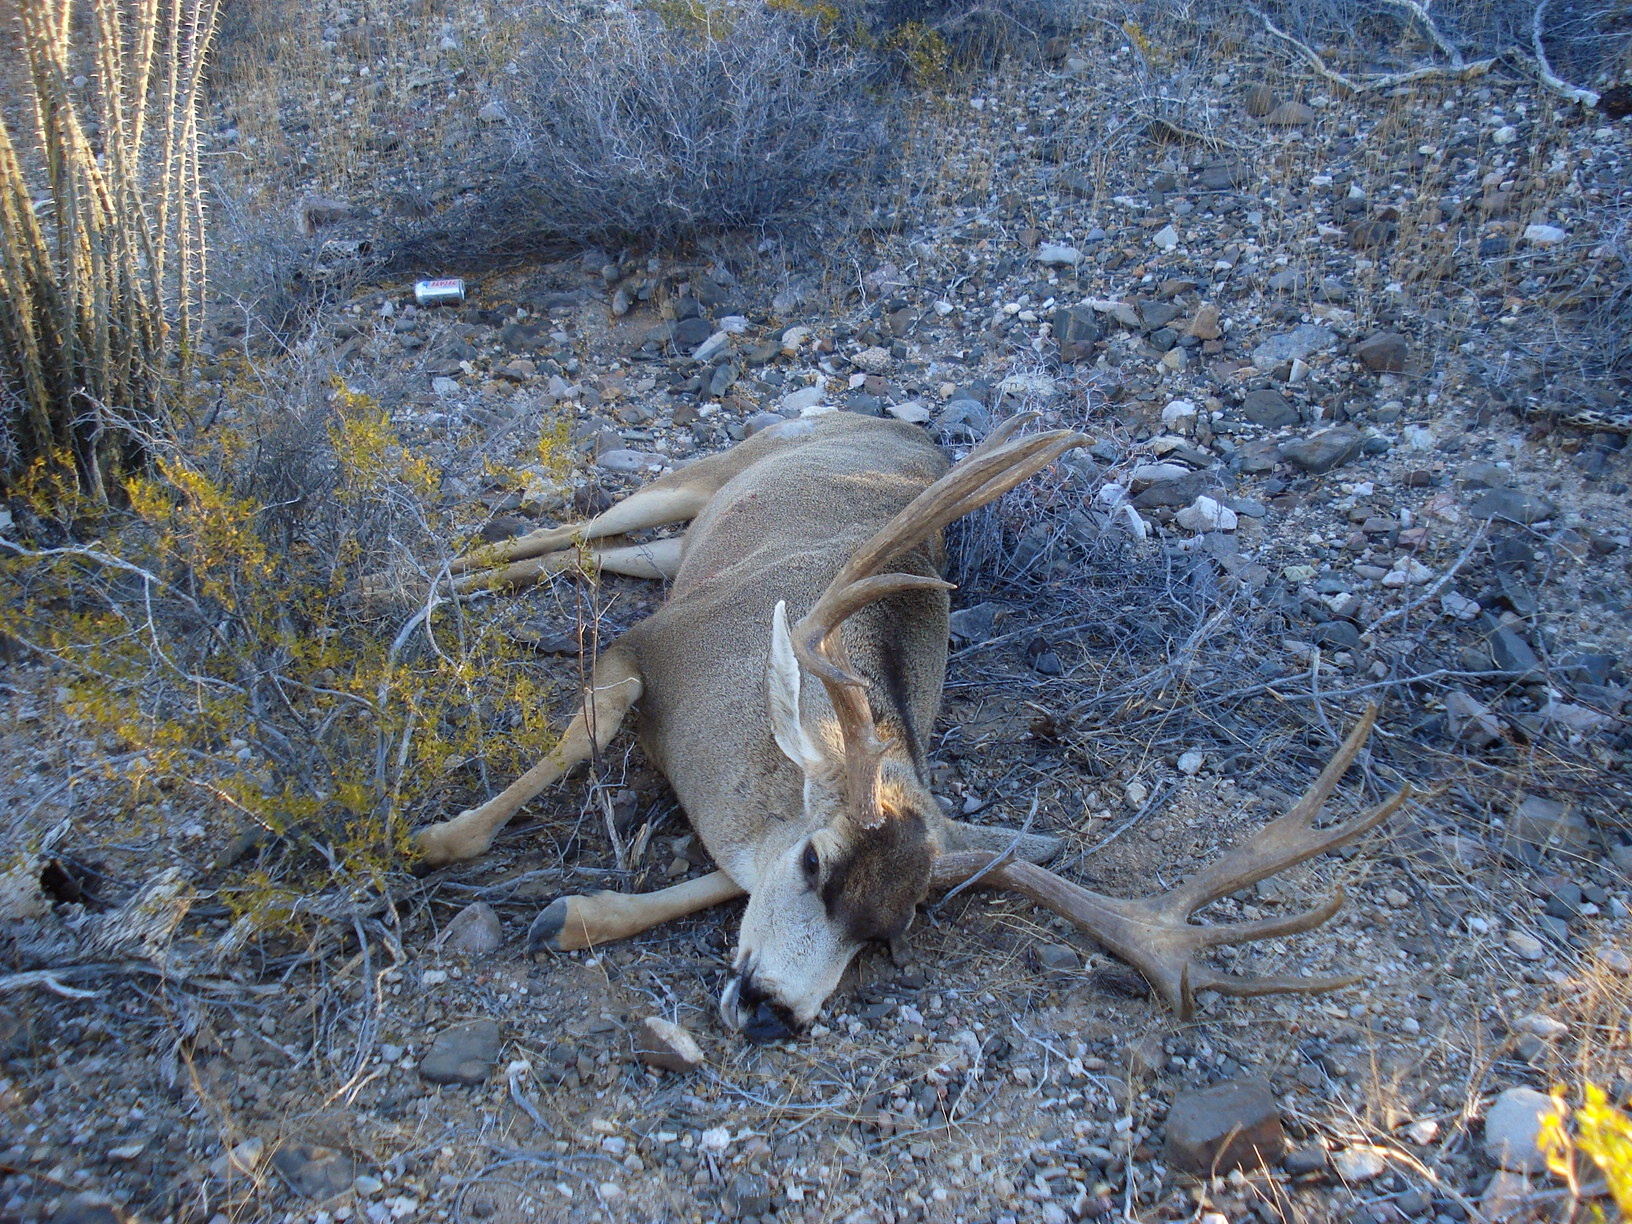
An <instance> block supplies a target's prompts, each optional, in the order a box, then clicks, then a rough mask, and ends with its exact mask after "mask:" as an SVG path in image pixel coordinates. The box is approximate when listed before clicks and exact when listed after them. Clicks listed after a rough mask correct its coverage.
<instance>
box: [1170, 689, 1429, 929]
mask: <svg viewBox="0 0 1632 1224" xmlns="http://www.w3.org/2000/svg"><path fill="white" fill-rule="evenodd" d="M1376 721H1377V705H1376V703H1375V702H1374V703H1372V704H1371V705H1368V706H1367V707H1366V710H1365V713H1363V714H1361V716H1360V721H1359V722H1357V723H1355V725H1354V730H1352V731H1350V732H1349V735H1348V738H1347V739H1345V740H1344V741H1343V745H1342V747H1340V748H1339V749H1338V750H1337V754H1336V755H1335V756H1333V757H1332V759H1331V760H1330V761H1328V762H1327V763H1326V768H1325V769H1322V770H1321V771H1320V776H1319V777H1317V778H1316V779H1315V780H1314V782H1313V783H1311V784H1310V786H1309V789H1308V790H1307V791H1305V792H1304V794H1303V798H1301V799H1299V800H1298V802H1297V803H1296V804H1295V805H1293V807H1292V809H1291V810H1290V811H1289V812H1287V813H1286V815H1284V816H1282V817H1280V818H1279V819H1278V820H1273V821H1271V822H1270V823H1269V824H1267V825H1265V826H1264V827H1263V828H1262V829H1260V830H1259V831H1258V832H1257V833H1256V834H1254V835H1253V836H1252V837H1250V838H1248V839H1247V840H1246V841H1244V842H1242V843H1241V844H1240V845H1239V846H1236V847H1235V848H1234V849H1233V850H1231V851H1230V852H1229V853H1228V854H1226V855H1225V856H1224V857H1223V858H1221V859H1218V860H1217V861H1216V862H1213V863H1210V864H1208V865H1207V866H1206V867H1205V868H1203V869H1202V870H1201V871H1198V872H1197V873H1196V874H1195V875H1193V876H1191V877H1190V878H1189V879H1187V880H1185V881H1184V882H1183V883H1181V884H1180V885H1179V886H1178V887H1177V888H1175V889H1174V890H1173V891H1172V892H1170V893H1169V894H1168V899H1169V904H1170V905H1171V908H1172V911H1173V912H1174V913H1179V912H1181V911H1182V913H1183V914H1184V915H1185V916H1186V917H1188V916H1189V915H1190V914H1191V913H1193V912H1194V911H1195V910H1197V909H1200V908H1201V907H1202V906H1203V905H1205V904H1207V902H1209V901H1216V900H1217V899H1218V898H1219V897H1223V896H1227V895H1228V894H1230V893H1232V892H1238V891H1239V890H1241V889H1243V888H1250V887H1251V886H1252V885H1254V884H1256V883H1257V882H1258V881H1259V880H1263V879H1267V878H1268V877H1270V876H1272V875H1274V874H1276V873H1277V872H1280V871H1285V870H1286V869H1287V868H1288V867H1294V866H1296V865H1297V864H1299V863H1302V862H1304V861H1306V860H1308V859H1312V858H1314V857H1315V856H1316V855H1317V854H1324V853H1326V852H1327V851H1328V850H1337V849H1339V848H1341V847H1343V846H1346V845H1348V844H1349V843H1350V842H1352V841H1354V839H1355V838H1357V837H1359V836H1361V835H1362V834H1364V833H1365V832H1367V831H1368V830H1369V829H1372V828H1374V827H1376V826H1377V825H1379V824H1381V823H1382V822H1383V821H1385V820H1387V819H1388V818H1389V816H1391V815H1393V813H1394V811H1395V809H1397V808H1398V807H1399V805H1400V804H1401V803H1403V802H1404V801H1405V793H1404V792H1401V794H1399V795H1396V796H1395V797H1394V798H1393V799H1391V800H1389V801H1387V802H1385V803H1383V804H1381V805H1379V806H1378V807H1376V808H1373V809H1372V810H1371V811H1369V812H1366V813H1364V814H1363V815H1360V816H1357V817H1356V818H1355V819H1353V820H1351V821H1348V822H1347V823H1345V824H1338V825H1333V826H1332V827H1330V828H1327V829H1322V830H1319V831H1318V832H1317V831H1316V830H1315V828H1314V823H1315V817H1317V816H1318V815H1320V811H1321V808H1322V807H1323V806H1324V805H1325V803H1326V800H1327V799H1329V798H1331V795H1332V792H1333V791H1334V790H1336V789H1337V784H1338V782H1339V780H1341V779H1342V777H1343V775H1344V774H1345V773H1346V772H1347V771H1348V768H1349V766H1350V765H1352V764H1353V763H1354V759H1355V757H1357V756H1359V755H1360V749H1362V748H1363V747H1365V744H1366V740H1367V739H1368V738H1370V736H1371V728H1372V726H1373V725H1374V724H1375V723H1376Z"/></svg>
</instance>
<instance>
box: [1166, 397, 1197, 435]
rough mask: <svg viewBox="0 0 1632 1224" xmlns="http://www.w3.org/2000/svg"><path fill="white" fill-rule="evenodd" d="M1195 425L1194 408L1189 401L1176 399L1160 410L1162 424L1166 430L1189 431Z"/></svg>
mask: <svg viewBox="0 0 1632 1224" xmlns="http://www.w3.org/2000/svg"><path fill="white" fill-rule="evenodd" d="M1195 423H1196V406H1195V405H1194V404H1193V403H1191V402H1190V401H1189V400H1184V399H1176V400H1174V401H1173V402H1172V403H1170V404H1168V406H1167V407H1165V408H1163V409H1162V424H1163V425H1164V426H1166V427H1167V428H1168V429H1189V428H1190V426H1192V425H1194V424H1195Z"/></svg>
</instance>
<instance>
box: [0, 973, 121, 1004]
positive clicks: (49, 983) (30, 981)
mask: <svg viewBox="0 0 1632 1224" xmlns="http://www.w3.org/2000/svg"><path fill="white" fill-rule="evenodd" d="M101 967H102V966H83V965H76V966H74V968H73V969H72V970H68V969H30V970H27V971H25V972H23V973H8V974H6V975H5V976H4V977H0V994H5V993H7V992H8V991H12V990H27V989H29V988H30V987H32V986H39V987H41V988H43V989H45V990H49V991H50V992H51V993H52V994H55V995H61V996H62V997H63V998H65V999H95V998H97V997H99V996H100V995H101V993H102V992H101V991H99V990H81V989H80V988H79V987H77V986H70V985H68V984H67V983H66V982H64V981H62V980H61V977H60V975H61V974H63V973H69V972H74V971H77V970H82V969H85V968H101ZM107 968H110V969H111V968H112V966H111V965H110V966H107Z"/></svg>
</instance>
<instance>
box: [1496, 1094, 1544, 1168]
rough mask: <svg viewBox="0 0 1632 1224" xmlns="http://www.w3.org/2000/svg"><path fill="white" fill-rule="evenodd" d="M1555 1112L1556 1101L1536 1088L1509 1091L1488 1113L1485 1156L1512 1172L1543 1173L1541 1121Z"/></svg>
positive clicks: (1501, 1096) (1500, 1097)
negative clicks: (1554, 1102)
mask: <svg viewBox="0 0 1632 1224" xmlns="http://www.w3.org/2000/svg"><path fill="white" fill-rule="evenodd" d="M1552 1112H1554V1106H1553V1101H1552V1098H1551V1097H1549V1096H1548V1095H1547V1094H1546V1093H1545V1092H1537V1091H1536V1090H1535V1089H1534V1088H1509V1089H1508V1090H1507V1091H1506V1092H1504V1093H1502V1094H1501V1095H1500V1096H1499V1097H1497V1098H1496V1100H1495V1102H1494V1103H1492V1105H1491V1107H1490V1110H1489V1112H1488V1113H1486V1114H1485V1155H1486V1156H1488V1157H1489V1158H1490V1159H1491V1161H1492V1162H1493V1163H1495V1164H1496V1165H1498V1166H1500V1167H1501V1168H1504V1169H1506V1170H1508V1171H1509V1172H1511V1173H1540V1172H1541V1171H1542V1170H1543V1169H1545V1168H1546V1167H1547V1155H1546V1153H1545V1152H1543V1151H1542V1150H1541V1146H1540V1143H1539V1141H1540V1138H1541V1120H1542V1119H1543V1118H1545V1117H1546V1116H1547V1115H1548V1114H1550V1113H1552Z"/></svg>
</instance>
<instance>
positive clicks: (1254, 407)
mask: <svg viewBox="0 0 1632 1224" xmlns="http://www.w3.org/2000/svg"><path fill="white" fill-rule="evenodd" d="M1241 415H1242V416H1244V417H1246V418H1247V420H1249V421H1251V422H1252V423H1253V424H1254V425H1263V426H1265V427H1267V428H1269V429H1282V428H1284V427H1286V426H1288V425H1296V424H1297V423H1298V419H1299V418H1298V410H1297V409H1296V408H1294V407H1292V405H1291V404H1290V403H1289V402H1287V398H1286V396H1284V395H1282V394H1281V393H1280V392H1279V391H1276V390H1274V389H1272V388H1270V387H1263V388H1260V389H1259V390H1257V391H1248V392H1247V394H1246V395H1245V397H1243V398H1242V400H1241Z"/></svg>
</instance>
